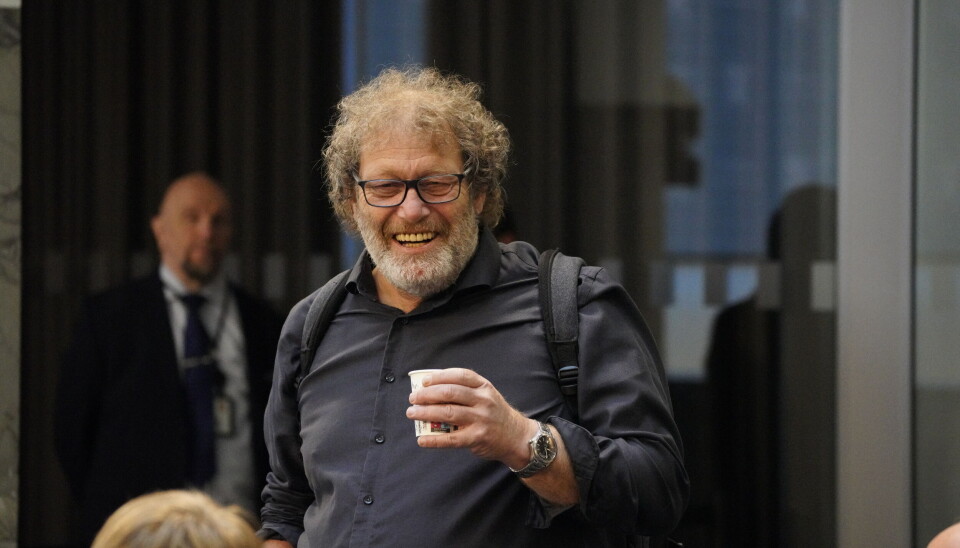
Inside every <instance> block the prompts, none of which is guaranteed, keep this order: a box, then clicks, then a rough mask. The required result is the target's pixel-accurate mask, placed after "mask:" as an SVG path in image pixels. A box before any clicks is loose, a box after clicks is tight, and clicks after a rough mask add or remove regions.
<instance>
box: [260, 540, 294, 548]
mask: <svg viewBox="0 0 960 548" xmlns="http://www.w3.org/2000/svg"><path fill="white" fill-rule="evenodd" d="M263 548H293V545H292V544H290V543H289V542H287V541H285V540H265V541H263Z"/></svg>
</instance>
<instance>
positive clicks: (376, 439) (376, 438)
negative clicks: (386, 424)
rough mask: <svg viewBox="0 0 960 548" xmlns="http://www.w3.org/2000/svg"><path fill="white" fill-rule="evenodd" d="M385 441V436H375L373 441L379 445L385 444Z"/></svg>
mask: <svg viewBox="0 0 960 548" xmlns="http://www.w3.org/2000/svg"><path fill="white" fill-rule="evenodd" d="M384 439H385V438H384V437H383V434H377V435H376V436H374V438H373V441H375V442H377V443H383V440H384Z"/></svg>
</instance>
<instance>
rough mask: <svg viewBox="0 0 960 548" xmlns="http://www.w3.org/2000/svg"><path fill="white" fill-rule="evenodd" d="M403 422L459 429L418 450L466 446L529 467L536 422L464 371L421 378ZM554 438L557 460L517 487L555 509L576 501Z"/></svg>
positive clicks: (565, 458)
mask: <svg viewBox="0 0 960 548" xmlns="http://www.w3.org/2000/svg"><path fill="white" fill-rule="evenodd" d="M410 403H411V404H413V405H412V406H411V407H409V408H407V418H410V419H414V420H422V421H432V422H445V423H448V424H455V425H457V426H458V427H459V429H458V430H457V431H455V432H450V433H449V434H443V435H440V436H420V437H419V438H417V444H418V445H420V447H466V448H468V449H470V451H471V452H473V454H474V455H476V456H478V457H480V458H484V459H490V460H498V461H500V462H502V463H503V464H505V465H507V466H509V467H511V468H513V469H520V468H523V467H524V466H526V465H527V463H528V462H530V444H529V441H530V438H532V437H533V436H534V435H535V434H536V432H537V429H538V426H537V421H535V420H533V419H530V418H527V417H525V416H523V414H522V413H520V412H519V411H517V410H516V409H514V408H513V407H512V406H511V405H510V404H509V403H507V401H506V400H505V399H504V398H503V396H502V395H501V394H500V392H499V391H498V390H497V389H496V388H495V387H494V386H493V385H492V384H491V383H490V381H488V380H487V379H485V378H483V377H481V376H480V375H478V374H477V373H476V372H474V371H471V370H469V369H459V368H451V369H443V370H441V371H437V372H435V373H430V375H428V376H427V377H424V379H423V388H421V389H420V390H417V391H416V392H412V393H411V394H410ZM549 428H550V429H551V430H553V434H554V437H556V439H557V458H556V459H555V460H554V461H553V464H551V465H550V466H549V467H548V468H547V469H545V470H543V471H542V472H540V473H538V474H535V475H533V476H531V477H529V478H525V479H524V480H523V482H524V483H525V484H526V485H527V487H529V488H530V489H533V490H534V491H535V492H536V493H537V494H538V495H539V496H540V497H541V498H543V499H545V500H548V501H551V502H553V503H555V504H559V505H572V504H576V503H577V502H578V501H579V500H580V492H579V488H578V487H577V482H576V479H575V478H574V475H573V467H572V464H571V462H570V457H569V455H568V454H567V450H566V447H565V446H564V443H563V439H562V438H561V437H560V435H559V433H558V432H557V431H556V429H554V428H553V427H552V426H550V427H549Z"/></svg>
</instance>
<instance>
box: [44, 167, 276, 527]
mask: <svg viewBox="0 0 960 548" xmlns="http://www.w3.org/2000/svg"><path fill="white" fill-rule="evenodd" d="M151 228H152V230H153V233H154V236H155V238H156V241H157V247H158V249H159V252H160V261H161V264H160V267H159V268H158V270H157V271H156V272H153V273H152V274H150V275H148V276H146V277H143V278H139V279H136V280H132V281H130V282H128V283H126V284H124V285H122V286H119V287H116V288H113V289H110V290H107V291H106V292H103V293H101V294H98V295H95V296H93V297H91V298H89V299H88V300H87V302H86V303H85V306H84V310H83V313H82V315H81V317H80V320H79V321H78V323H77V329H76V334H75V337H74V340H73V343H72V344H71V346H70V347H69V349H68V351H67V353H66V355H65V359H64V361H63V365H62V369H61V373H60V379H59V387H58V394H57V410H56V423H55V428H56V449H57V453H58V456H59V458H60V461H61V463H62V466H63V469H64V471H65V473H66V476H67V479H68V482H69V484H70V487H71V490H72V491H73V493H74V495H75V497H76V500H77V503H78V505H79V508H80V519H81V523H80V527H79V528H80V532H79V536H80V538H79V540H80V542H83V543H85V544H89V541H90V540H91V539H92V538H93V535H94V534H95V533H96V531H97V530H98V529H99V528H100V526H101V525H102V524H103V522H104V520H105V519H106V518H107V517H108V516H109V515H110V513H111V512H113V511H114V510H115V509H116V508H118V507H119V506H120V505H122V504H123V503H124V502H126V501H127V500H129V499H131V498H133V497H135V496H137V495H141V494H143V493H147V492H150V491H156V490H160V489H173V488H183V487H195V488H198V489H202V490H204V491H206V492H208V493H209V494H211V495H212V496H213V497H214V498H216V499H217V500H219V501H220V502H222V503H230V504H239V505H241V506H243V507H245V508H248V509H250V510H251V511H253V512H256V511H257V509H258V508H259V503H258V500H257V499H258V494H259V491H260V489H261V488H262V486H263V482H264V478H265V476H266V472H267V468H268V465H267V460H266V459H267V456H266V450H265V446H264V442H263V412H264V407H265V405H266V400H267V396H268V395H269V391H270V379H271V371H272V366H273V359H274V355H275V353H276V347H277V340H278V337H279V333H280V327H281V319H280V317H279V316H278V315H277V314H276V313H275V312H274V311H273V310H272V309H270V307H269V306H267V305H266V304H265V303H262V302H261V301H259V300H256V299H254V298H253V297H251V296H250V295H248V294H247V293H244V292H243V291H242V290H240V289H239V288H237V287H235V286H233V285H232V284H230V283H229V282H227V280H226V279H225V277H224V275H223V274H222V273H221V269H220V266H221V264H222V262H223V259H224V256H225V254H226V252H227V249H228V247H229V243H230V238H231V235H232V223H231V213H230V202H229V199H228V198H227V195H226V193H225V192H224V190H223V188H222V187H221V186H220V185H219V184H218V183H217V182H216V181H215V180H214V179H212V178H211V177H210V176H208V175H206V174H204V173H191V174H187V175H185V176H183V177H181V178H179V179H177V180H176V181H174V182H173V183H172V184H171V185H170V187H169V188H168V189H167V191H166V193H165V195H164V198H163V201H162V204H161V206H160V209H159V211H158V213H157V215H156V216H155V217H154V218H153V219H152V222H151Z"/></svg>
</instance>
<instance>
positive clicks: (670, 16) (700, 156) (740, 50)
mask: <svg viewBox="0 0 960 548" xmlns="http://www.w3.org/2000/svg"><path fill="white" fill-rule="evenodd" d="M666 5H667V31H668V32H667V48H666V55H667V68H668V71H669V72H670V74H671V75H672V76H673V77H674V78H676V80H677V81H678V83H679V85H680V86H681V87H682V89H684V90H686V92H687V95H688V96H689V97H690V98H691V99H692V101H693V102H694V103H695V104H696V105H697V108H698V110H699V123H698V127H699V132H698V133H697V136H696V139H695V140H693V141H692V142H691V143H690V144H689V148H688V151H689V154H690V156H691V157H692V158H693V159H694V160H695V162H696V165H697V166H698V168H699V169H698V172H699V178H698V180H695V181H693V182H692V183H691V182H687V183H684V184H677V183H676V182H671V181H668V184H667V185H666V191H665V193H664V209H665V212H664V222H665V224H666V226H665V231H664V234H665V238H666V254H665V255H666V262H667V263H668V264H673V265H674V266H673V268H672V272H673V274H672V287H673V300H672V302H671V303H669V304H668V305H666V306H665V307H664V308H663V310H662V314H663V317H664V329H663V335H662V337H661V342H662V345H663V350H664V353H665V355H666V363H667V364H668V366H669V368H670V371H671V375H672V379H673V382H672V386H673V391H674V393H675V399H674V403H675V408H676V413H677V417H678V421H680V422H681V428H682V429H683V430H684V442H685V443H686V445H687V460H688V466H689V470H690V474H691V482H692V485H693V498H692V500H691V505H690V509H689V511H688V514H687V517H686V518H685V520H684V524H683V527H684V528H686V531H683V533H682V534H681V535H680V536H681V537H685V538H684V540H687V541H688V542H689V543H690V544H691V545H700V546H833V545H835V544H836V539H835V530H836V527H835V517H834V513H835V504H834V497H835V467H834V461H835V442H834V437H835V434H834V433H835V409H836V408H835V405H834V401H835V386H834V377H835V371H836V364H835V350H834V346H835V313H834V261H835V256H836V243H835V242H836V192H835V171H836V153H835V148H836V138H835V116H836V109H835V102H836V89H835V88H836V78H837V76H836V74H837V62H836V59H837V51H836V43H837V36H836V28H837V16H838V15H837V14H838V9H837V5H836V2H834V1H829V2H827V1H795V2H776V3H774V2H760V1H725V2H715V1H712V0H683V1H679V0H678V1H670V2H667V3H666ZM705 402H711V403H710V404H707V403H705Z"/></svg>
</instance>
